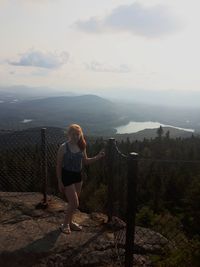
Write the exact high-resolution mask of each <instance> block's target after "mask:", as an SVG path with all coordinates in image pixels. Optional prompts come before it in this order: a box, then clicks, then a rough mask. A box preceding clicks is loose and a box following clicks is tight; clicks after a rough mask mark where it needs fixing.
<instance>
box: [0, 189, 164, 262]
mask: <svg viewBox="0 0 200 267" xmlns="http://www.w3.org/2000/svg"><path fill="white" fill-rule="evenodd" d="M41 200H42V195H41V194H39V193H15V192H13V193H8V192H4V193H3V192H0V266H2V267H10V266H12V267H19V266H20V267H23V266H26V267H29V266H41V267H42V266H52V267H53V266H58V267H61V266H70V267H73V266H120V263H121V264H122V261H123V253H124V240H125V227H126V225H125V223H124V222H123V221H121V220H120V219H119V220H118V219H117V218H116V217H115V218H113V223H109V224H107V216H106V215H105V214H102V213H91V214H87V213H83V212H80V211H79V210H77V211H76V213H75V214H74V221H76V222H78V223H79V224H81V225H82V226H83V230H82V231H79V232H78V231H72V233H71V234H70V235H66V234H64V233H61V232H60V230H59V225H60V224H61V223H62V222H63V218H64V212H65V210H66V207H67V203H65V202H64V201H63V200H61V199H59V198H57V197H56V196H50V197H49V206H48V208H46V209H36V206H37V204H38V203H40V202H41ZM113 225H114V227H113ZM158 236H159V242H158V240H157V239H156V238H157V237H158ZM160 240H161V241H162V242H161V241H160ZM166 242H167V240H165V238H164V237H162V238H161V236H160V235H159V234H158V233H155V232H152V231H150V230H148V229H145V228H141V227H137V228H136V252H137V251H138V252H137V253H138V255H135V259H136V261H137V262H138V266H150V262H149V259H148V256H147V255H145V251H146V252H149V251H150V252H151V253H154V252H155V253H156V251H158V250H159V249H160V248H161V246H162V244H165V243H166ZM140 254H142V256H141V257H139V255H140ZM137 258H138V260H137ZM141 261H142V265H141ZM118 264H119V265H118ZM121 266H123V265H121Z"/></svg>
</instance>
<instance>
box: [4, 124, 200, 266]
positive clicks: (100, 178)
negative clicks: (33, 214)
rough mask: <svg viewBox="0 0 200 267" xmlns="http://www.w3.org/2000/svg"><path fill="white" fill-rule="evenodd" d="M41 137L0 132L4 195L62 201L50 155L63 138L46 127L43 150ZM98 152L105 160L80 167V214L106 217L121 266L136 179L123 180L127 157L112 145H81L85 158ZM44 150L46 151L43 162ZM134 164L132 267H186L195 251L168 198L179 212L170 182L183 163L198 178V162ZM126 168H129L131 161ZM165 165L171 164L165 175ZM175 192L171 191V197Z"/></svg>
mask: <svg viewBox="0 0 200 267" xmlns="http://www.w3.org/2000/svg"><path fill="white" fill-rule="evenodd" d="M43 137H44V136H43ZM43 137H42V132H41V129H40V128H38V129H30V130H25V131H18V132H9V133H6V134H5V133H1V135H0V149H1V154H0V161H1V167H0V191H4V192H7V194H9V192H42V193H44V192H46V193H47V195H48V194H49V195H54V196H59V197H63V196H62V195H61V194H60V193H59V191H58V186H57V178H56V156H57V151H58V147H59V146H60V144H62V143H63V142H65V141H66V135H65V133H64V131H61V130H60V129H57V128H48V129H47V130H46V132H45V144H46V145H45V146H44V143H43ZM103 147H106V149H107V150H106V152H107V155H108V157H107V156H106V158H105V159H104V160H102V161H100V162H98V163H97V164H94V165H91V166H85V167H84V171H83V173H84V183H83V190H82V195H81V199H80V209H82V210H84V211H88V212H91V211H93V212H104V213H106V214H108V217H109V218H110V220H111V221H110V225H111V227H112V231H113V233H114V243H115V245H114V247H113V250H112V252H113V255H115V256H116V257H115V258H116V260H117V262H116V264H117V265H116V266H124V265H125V264H126V263H125V261H126V260H125V252H126V251H125V250H126V241H127V240H126V237H127V235H132V231H131V232H130V233H129V232H128V233H127V227H126V225H127V220H128V217H127V208H128V207H127V206H128V204H129V202H131V201H132V199H133V196H134V194H135V193H134V192H133V193H132V195H131V192H130V190H129V189H130V188H129V183H128V179H135V178H136V177H129V175H128V170H129V168H128V156H127V155H124V154H123V153H121V152H120V150H119V149H118V146H117V143H115V146H114V147H113V148H112V149H113V150H112V149H111V150H109V149H110V148H109V142H107V140H103V139H99V140H95V139H94V140H93V141H90V142H88V144H87V151H88V154H91V151H92V153H94V154H96V153H98V152H99V150H100V149H101V148H103ZM44 149H45V150H46V152H45V155H46V156H45V157H46V159H45V161H44ZM133 160H134V159H133ZM137 161H138V172H137V173H136V174H135V175H137V184H134V186H137V201H136V203H135V205H136V207H135V208H134V209H133V213H135V216H136V217H135V220H136V221H132V225H131V227H134V237H133V239H134V240H133V241H134V247H133V251H132V252H131V253H132V256H133V264H134V266H163V267H164V266H166V267H170V266H178V265H175V264H174V262H175V258H176V257H179V258H180V265H179V266H186V267H189V266H192V265H191V264H192V263H191V255H190V253H191V248H193V251H194V253H195V251H196V250H197V249H198V248H199V247H196V245H195V244H193V242H192V241H191V240H190V237H189V236H188V235H187V233H186V231H185V229H183V225H182V224H181V220H177V218H175V217H174V216H173V209H172V207H171V205H172V203H173V201H172V198H174V197H175V198H177V200H179V199H180V202H181V203H180V205H182V209H184V199H183V196H182V195H181V189H180V190H178V189H177V188H176V184H174V183H173V181H175V180H176V177H177V173H178V172H179V170H183V169H184V168H185V165H186V164H191V166H194V165H192V164H195V167H193V171H194V172H195V174H199V173H200V169H199V165H198V164H199V161H195V160H193V161H189V160H188V161H184V160H183V161H180V160H179V161H177V160H169V159H168V160H160V159H145V158H139V159H137ZM130 164H133V161H132V162H131V163H130ZM169 164H170V165H171V164H174V168H171V169H170V172H169ZM45 165H46V166H45ZM44 168H46V173H45V171H44ZM133 169H134V168H133ZM185 172H186V175H185V179H188V184H189V179H190V176H189V174H188V173H187V169H185ZM45 175H46V176H47V181H46V184H45ZM128 177H129V178H128ZM149 181H151V183H150V182H149ZM164 183H168V184H169V188H168V190H166V191H163V187H165V188H167V187H166V185H165V186H164ZM44 187H46V188H44ZM175 189H176V192H173V190H175ZM170 190H172V191H170ZM128 191H129V196H128V198H127V195H128ZM82 199H84V201H82ZM161 202H162V203H161ZM163 203H164V204H165V205H164V206H165V208H166V210H169V209H170V210H171V211H172V212H166V210H161V209H160V207H161V206H162V205H161V204H163ZM132 208H133V207H132ZM176 208H177V207H174V209H176ZM176 211H177V210H176ZM153 213H154V214H153ZM133 215H134V214H133ZM133 224H134V225H133ZM183 255H184V256H183ZM185 255H187V256H185ZM184 259H185V262H184V264H185V265H184V264H183V261H184ZM176 262H177V261H176ZM173 264H174V265H173ZM126 266H130V265H128V264H127V265H126Z"/></svg>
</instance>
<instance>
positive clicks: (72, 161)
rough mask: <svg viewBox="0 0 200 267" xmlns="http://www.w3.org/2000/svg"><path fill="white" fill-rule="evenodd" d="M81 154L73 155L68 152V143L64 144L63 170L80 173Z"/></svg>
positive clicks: (80, 152)
mask: <svg viewBox="0 0 200 267" xmlns="http://www.w3.org/2000/svg"><path fill="white" fill-rule="evenodd" d="M82 158H83V152H82V151H79V152H76V153H73V152H71V151H70V149H69V146H68V142H65V152H64V159H63V168H64V169H65V170H68V171H74V172H80V171H81V170H82Z"/></svg>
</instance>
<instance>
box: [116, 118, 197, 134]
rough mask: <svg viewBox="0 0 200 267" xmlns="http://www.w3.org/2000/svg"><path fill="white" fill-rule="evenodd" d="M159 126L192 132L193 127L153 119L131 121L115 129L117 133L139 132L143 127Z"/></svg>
mask: <svg viewBox="0 0 200 267" xmlns="http://www.w3.org/2000/svg"><path fill="white" fill-rule="evenodd" d="M160 126H162V127H172V128H175V129H179V130H184V131H187V132H194V129H187V128H181V127H176V126H172V125H166V124H162V123H160V122H153V121H144V122H136V121H131V122H129V123H128V124H127V125H122V126H119V127H117V128H116V130H117V133H119V134H124V133H136V132H139V131H142V130H145V129H157V128H159V127H160Z"/></svg>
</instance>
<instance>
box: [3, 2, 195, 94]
mask: <svg viewBox="0 0 200 267" xmlns="http://www.w3.org/2000/svg"><path fill="white" fill-rule="evenodd" d="M199 8H200V2H199V1H198V0H190V1H188V0H168V1H166V0H165V1H164V0H137V1H133V0H101V1H97V0H84V1H83V0H73V1H72V0H0V36H1V43H0V48H1V49H0V85H1V86H2V85H8V86H9V85H27V86H46V87H52V88H56V89H60V88H64V89H66V90H69V91H73V90H79V91H80V92H84V91H88V92H93V93H96V92H99V91H109V90H110V92H113V90H118V91H120V90H123V89H126V90H127V92H128V91H134V90H138V89H144V90H158V91H165V90H180V91H200V75H199V70H200V53H199V47H200V31H199V25H200V16H199Z"/></svg>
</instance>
